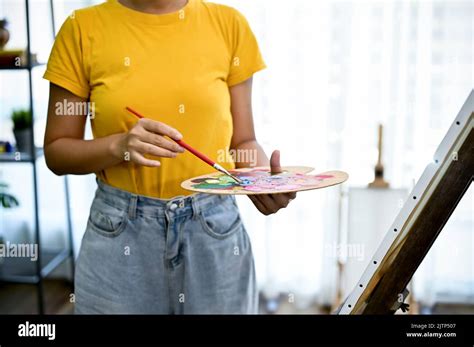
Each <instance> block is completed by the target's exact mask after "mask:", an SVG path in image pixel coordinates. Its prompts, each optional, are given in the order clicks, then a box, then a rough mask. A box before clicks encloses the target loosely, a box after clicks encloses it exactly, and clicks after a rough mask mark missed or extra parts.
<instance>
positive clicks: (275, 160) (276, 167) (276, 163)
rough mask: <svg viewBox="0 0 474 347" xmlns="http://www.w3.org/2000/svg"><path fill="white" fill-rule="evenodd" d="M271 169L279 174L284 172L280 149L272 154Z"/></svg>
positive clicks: (273, 172)
mask: <svg viewBox="0 0 474 347" xmlns="http://www.w3.org/2000/svg"><path fill="white" fill-rule="evenodd" d="M270 171H271V173H272V174H277V173H280V172H282V170H281V166H280V151H279V150H276V151H273V153H272V156H271V157H270Z"/></svg>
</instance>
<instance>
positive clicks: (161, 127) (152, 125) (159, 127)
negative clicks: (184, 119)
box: [138, 118, 183, 140]
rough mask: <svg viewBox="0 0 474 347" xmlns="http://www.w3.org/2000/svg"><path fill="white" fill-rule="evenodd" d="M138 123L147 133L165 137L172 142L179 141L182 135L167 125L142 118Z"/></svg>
mask: <svg viewBox="0 0 474 347" xmlns="http://www.w3.org/2000/svg"><path fill="white" fill-rule="evenodd" d="M138 123H139V124H140V125H141V126H142V127H143V128H144V129H145V130H147V131H149V132H152V133H155V134H158V135H166V136H168V137H170V138H172V139H173V140H181V139H182V138H183V135H181V133H180V132H179V131H178V130H176V129H175V128H172V127H170V126H169V125H167V124H164V123H161V122H158V121H156V120H152V119H147V118H142V119H140V120H139V121H138Z"/></svg>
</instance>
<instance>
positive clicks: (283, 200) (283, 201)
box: [269, 194, 290, 208]
mask: <svg viewBox="0 0 474 347" xmlns="http://www.w3.org/2000/svg"><path fill="white" fill-rule="evenodd" d="M269 196H270V197H271V198H272V199H273V200H274V201H275V202H276V204H277V205H278V206H279V207H280V208H285V207H286V206H288V204H289V203H290V198H289V197H288V196H287V195H286V194H272V195H269Z"/></svg>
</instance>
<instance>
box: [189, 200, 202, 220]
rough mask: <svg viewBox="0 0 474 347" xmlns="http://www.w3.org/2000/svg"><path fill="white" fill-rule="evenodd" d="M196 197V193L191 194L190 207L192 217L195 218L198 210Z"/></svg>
mask: <svg viewBox="0 0 474 347" xmlns="http://www.w3.org/2000/svg"><path fill="white" fill-rule="evenodd" d="M196 197H197V196H196V195H193V196H191V207H192V209H193V219H196V218H197V217H198V215H199V212H200V211H199V205H198V201H197V199H196Z"/></svg>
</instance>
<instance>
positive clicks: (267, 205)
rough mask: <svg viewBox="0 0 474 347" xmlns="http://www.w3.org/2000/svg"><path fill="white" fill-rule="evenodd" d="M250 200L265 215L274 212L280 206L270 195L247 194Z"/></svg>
mask: <svg viewBox="0 0 474 347" xmlns="http://www.w3.org/2000/svg"><path fill="white" fill-rule="evenodd" d="M249 198H250V200H252V202H253V203H254V205H255V207H257V209H258V210H259V211H260V212H261V213H263V214H264V215H265V216H268V215H270V214H273V213H276V212H277V211H278V210H279V209H280V207H279V206H278V204H277V203H276V202H275V200H273V198H272V197H271V195H267V194H265V195H249Z"/></svg>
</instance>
